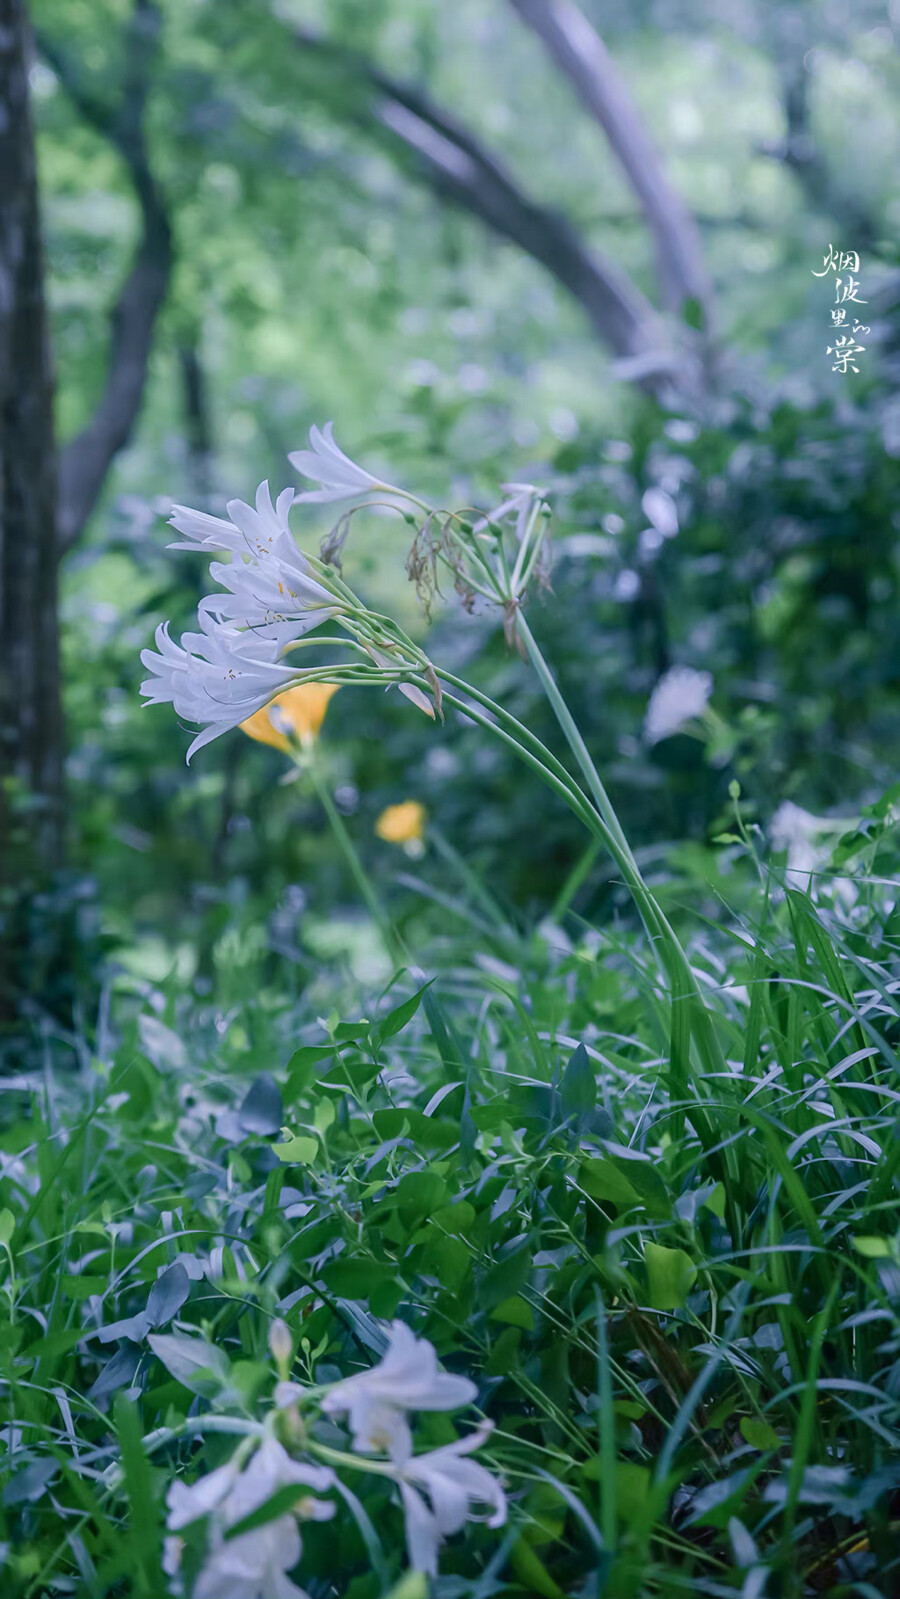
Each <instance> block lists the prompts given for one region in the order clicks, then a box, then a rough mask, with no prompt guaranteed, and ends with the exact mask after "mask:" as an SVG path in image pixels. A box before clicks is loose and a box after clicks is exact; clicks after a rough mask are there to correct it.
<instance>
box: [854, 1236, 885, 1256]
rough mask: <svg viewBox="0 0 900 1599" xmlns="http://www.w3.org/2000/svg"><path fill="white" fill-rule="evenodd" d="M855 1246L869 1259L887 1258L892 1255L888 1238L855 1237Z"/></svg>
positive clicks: (858, 1251)
mask: <svg viewBox="0 0 900 1599" xmlns="http://www.w3.org/2000/svg"><path fill="white" fill-rule="evenodd" d="M853 1248H854V1249H855V1250H856V1251H857V1253H858V1254H860V1255H865V1257H866V1259H867V1260H885V1259H887V1258H889V1257H890V1253H891V1246H890V1244H889V1242H888V1240H887V1239H886V1238H876V1237H871V1238H868V1237H867V1238H854V1240H853Z"/></svg>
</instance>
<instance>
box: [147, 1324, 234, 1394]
mask: <svg viewBox="0 0 900 1599" xmlns="http://www.w3.org/2000/svg"><path fill="white" fill-rule="evenodd" d="M147 1342H148V1344H149V1345H150V1348H151V1349H152V1350H153V1353H154V1354H155V1355H156V1357H157V1359H158V1360H161V1361H162V1363H163V1365H164V1366H165V1368H166V1370H167V1371H168V1373H169V1375H170V1376H172V1377H174V1378H175V1381H176V1382H180V1383H181V1385H182V1387H183V1388H187V1389H188V1390H189V1392H190V1393H192V1394H205V1395H209V1394H211V1393H217V1392H218V1390H219V1389H220V1388H222V1387H224V1385H225V1383H226V1382H227V1381H228V1372H229V1366H228V1357H227V1355H226V1354H225V1352H224V1350H222V1349H219V1348H218V1347H217V1346H216V1345H215V1344H210V1343H208V1342H207V1340H206V1339H205V1338H188V1337H186V1336H184V1335H182V1334H181V1333H150V1335H149V1337H148V1339H147Z"/></svg>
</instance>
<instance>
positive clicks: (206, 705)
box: [141, 612, 297, 761]
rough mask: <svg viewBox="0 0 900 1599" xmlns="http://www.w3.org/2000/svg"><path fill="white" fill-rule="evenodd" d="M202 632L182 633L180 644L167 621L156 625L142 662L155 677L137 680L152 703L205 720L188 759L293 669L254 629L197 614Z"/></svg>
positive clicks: (264, 699) (255, 707) (258, 705)
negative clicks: (152, 647)
mask: <svg viewBox="0 0 900 1599" xmlns="http://www.w3.org/2000/svg"><path fill="white" fill-rule="evenodd" d="M199 622H200V626H201V628H202V629H203V631H202V632H201V633H185V634H184V636H183V639H182V642H181V644H176V643H175V641H174V639H172V638H170V637H169V624H168V622H161V623H160V625H159V627H158V628H157V629H156V651H154V650H142V651H141V660H142V661H143V663H144V665H145V666H146V667H147V669H148V671H150V672H152V673H153V674H154V675H153V676H152V677H148V678H146V679H145V681H144V682H143V683H142V684H141V693H142V694H143V695H144V697H145V699H146V700H147V701H148V703H150V704H151V705H161V704H164V703H165V702H166V701H168V700H171V701H172V704H173V705H174V707H175V710H176V712H177V714H178V715H179V716H183V717H184V718H185V720H186V721H189V722H199V723H203V724H205V725H204V727H203V731H202V732H201V733H198V734H197V737H196V738H195V739H194V741H193V743H192V744H191V746H190V749H189V750H188V753H187V758H188V760H189V761H190V759H191V756H192V755H193V754H194V752H195V750H198V749H201V748H202V746H203V745H204V744H209V743H210V741H211V740H212V739H214V738H218V736H219V734H220V733H226V732H228V730H229V729H230V728H233V727H237V726H239V724H240V723H241V722H243V721H245V720H246V718H247V717H249V716H252V715H253V713H254V711H259V710H261V709H262V707H263V706H264V705H267V704H268V702H269V700H270V699H272V698H273V696H274V695H275V694H277V693H278V692H279V691H280V690H281V689H283V688H286V687H287V686H288V684H289V683H292V682H294V681H295V680H296V677H297V673H296V670H295V669H294V668H293V667H289V666H282V665H280V664H279V663H278V661H277V659H276V657H277V655H278V644H277V643H276V642H275V641H273V640H270V639H264V638H261V637H259V636H258V635H257V634H255V633H240V632H238V631H236V630H235V629H234V628H228V627H224V626H222V625H221V624H220V623H217V622H215V621H214V619H213V618H212V617H211V616H210V615H208V614H206V613H203V612H201V613H200V617H199Z"/></svg>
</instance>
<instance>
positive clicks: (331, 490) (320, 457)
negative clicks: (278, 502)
mask: <svg viewBox="0 0 900 1599" xmlns="http://www.w3.org/2000/svg"><path fill="white" fill-rule="evenodd" d="M309 442H310V444H311V446H312V448H311V449H309V450H294V451H293V452H292V453H291V454H289V455H288V460H289V461H290V463H291V466H293V467H295V468H296V469H297V471H298V472H299V473H300V476H301V477H305V478H309V479H310V481H311V482H313V483H318V484H319V487H318V488H317V489H304V491H303V493H302V494H297V495H295V496H294V498H295V500H296V502H297V503H298V504H303V503H306V504H329V503H331V502H334V501H336V500H353V499H357V498H358V497H360V496H362V495H366V494H370V493H372V492H373V491H375V492H379V491H380V492H382V493H387V494H396V495H399V496H400V498H401V499H404V500H405V499H408V498H409V496H408V495H406V494H404V493H403V490H402V489H395V488H392V486H391V484H390V483H382V482H381V480H380V479H379V478H377V477H373V476H372V474H371V472H366V471H365V469H364V468H363V467H361V466H357V464H356V462H355V461H351V459H350V457H349V455H345V454H344V452H343V450H341V449H339V448H338V446H337V444H335V441H334V423H333V422H326V424H325V426H324V428H318V427H311V428H310V430H309Z"/></svg>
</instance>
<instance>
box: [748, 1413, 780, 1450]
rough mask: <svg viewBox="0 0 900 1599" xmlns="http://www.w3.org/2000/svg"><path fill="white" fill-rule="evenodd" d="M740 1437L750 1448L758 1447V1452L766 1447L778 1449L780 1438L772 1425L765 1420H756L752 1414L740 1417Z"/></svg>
mask: <svg viewBox="0 0 900 1599" xmlns="http://www.w3.org/2000/svg"><path fill="white" fill-rule="evenodd" d="M741 1437H742V1438H743V1439H744V1441H745V1443H748V1444H749V1445H750V1448H751V1449H758V1450H759V1451H760V1453H762V1452H763V1450H766V1449H780V1448H781V1439H780V1438H779V1436H778V1434H777V1432H776V1431H775V1428H774V1427H770V1426H769V1423H768V1422H767V1421H758V1420H757V1419H756V1417H754V1416H742V1417H741Z"/></svg>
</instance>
